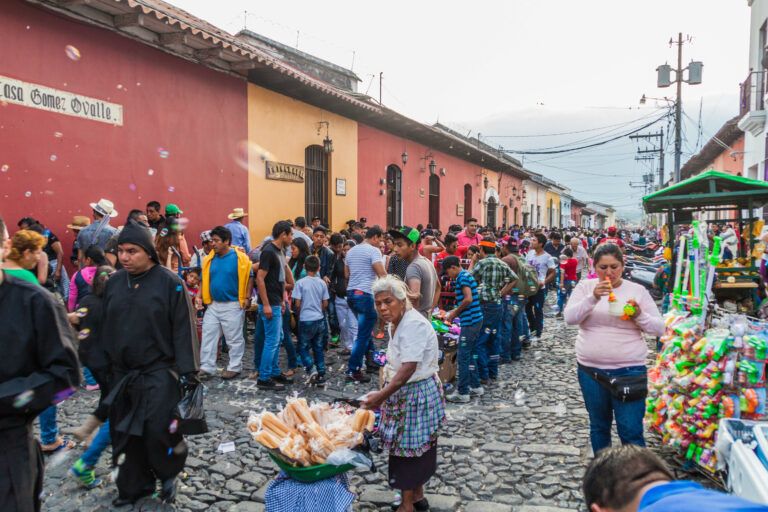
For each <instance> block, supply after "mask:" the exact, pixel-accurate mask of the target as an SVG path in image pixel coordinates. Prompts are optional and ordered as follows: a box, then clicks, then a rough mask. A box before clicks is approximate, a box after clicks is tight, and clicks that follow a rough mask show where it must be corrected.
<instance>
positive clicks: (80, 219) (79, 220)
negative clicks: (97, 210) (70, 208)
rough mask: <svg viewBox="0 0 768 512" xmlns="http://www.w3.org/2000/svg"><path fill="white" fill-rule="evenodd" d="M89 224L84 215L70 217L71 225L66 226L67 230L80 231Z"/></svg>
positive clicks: (89, 221)
mask: <svg viewBox="0 0 768 512" xmlns="http://www.w3.org/2000/svg"><path fill="white" fill-rule="evenodd" d="M90 224H91V219H89V218H88V217H86V216H85V215H75V216H74V217H72V224H67V228H68V229H72V230H74V231H80V230H81V229H83V228H84V227H86V226H89V225H90Z"/></svg>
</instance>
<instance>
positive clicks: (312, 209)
mask: <svg viewBox="0 0 768 512" xmlns="http://www.w3.org/2000/svg"><path fill="white" fill-rule="evenodd" d="M304 216H305V217H306V218H307V219H311V218H313V217H315V216H317V217H320V218H321V219H322V223H323V225H324V226H328V225H329V223H328V155H327V154H326V153H325V151H323V146H317V145H315V146H307V148H306V149H305V150H304Z"/></svg>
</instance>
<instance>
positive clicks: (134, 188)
mask: <svg viewBox="0 0 768 512" xmlns="http://www.w3.org/2000/svg"><path fill="white" fill-rule="evenodd" d="M128 188H129V189H130V190H131V191H132V192H136V184H135V183H129V184H128Z"/></svg>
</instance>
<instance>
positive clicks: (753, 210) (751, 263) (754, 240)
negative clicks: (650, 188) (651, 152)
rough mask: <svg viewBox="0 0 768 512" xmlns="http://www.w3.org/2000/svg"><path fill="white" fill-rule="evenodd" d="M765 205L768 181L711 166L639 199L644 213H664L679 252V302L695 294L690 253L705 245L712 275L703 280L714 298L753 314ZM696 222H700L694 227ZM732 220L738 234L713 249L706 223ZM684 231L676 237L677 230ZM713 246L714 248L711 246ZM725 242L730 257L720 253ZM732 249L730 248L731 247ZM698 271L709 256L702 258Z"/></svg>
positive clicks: (730, 308)
mask: <svg viewBox="0 0 768 512" xmlns="http://www.w3.org/2000/svg"><path fill="white" fill-rule="evenodd" d="M766 204H768V183H766V182H765V181H759V180H753V179H749V178H744V177H742V176H733V175H730V174H727V173H723V172H719V171H714V170H710V171H707V172H704V173H702V174H699V175H698V176H694V177H691V178H688V179H686V180H683V181H681V182H680V183H676V184H674V185H671V186H669V187H666V188H664V189H661V190H658V191H656V192H654V193H652V194H650V195H647V196H645V197H644V198H643V206H644V209H645V211H646V213H661V214H665V215H666V216H667V230H668V233H670V234H672V235H673V236H672V237H671V238H669V239H668V244H669V246H670V247H672V248H675V249H676V253H677V254H683V253H684V254H685V256H684V257H678V258H677V259H676V271H677V274H679V276H680V278H681V281H680V282H679V283H680V287H679V288H678V289H676V294H677V299H678V303H679V302H680V301H685V300H689V299H690V298H692V297H695V296H696V295H697V294H696V290H694V289H693V284H694V280H693V279H692V278H693V275H694V273H695V269H694V268H693V265H694V263H695V262H694V260H693V256H694V255H695V254H697V253H699V252H700V249H701V246H702V245H706V246H707V249H708V252H709V253H711V259H712V261H714V262H715V263H714V269H715V271H714V274H712V276H711V280H710V281H709V282H706V283H702V284H705V285H706V286H708V289H709V290H711V291H712V300H713V301H714V302H717V304H718V305H720V306H722V307H724V308H725V309H727V310H728V311H730V312H731V313H745V314H751V313H753V312H754V311H755V309H756V308H757V306H758V298H757V293H756V292H757V289H758V287H759V286H760V280H759V275H758V267H757V266H756V260H757V261H758V262H759V258H760V257H761V256H762V254H763V250H764V249H765V247H764V246H763V244H762V243H761V242H760V241H759V236H760V234H761V231H762V227H763V224H764V223H763V220H762V218H761V217H762V212H761V209H762V208H763V207H764V206H765V205H766ZM695 221H698V223H699V226H698V228H696V229H692V226H693V224H694V222H695ZM712 223H717V224H719V225H724V224H731V225H732V226H733V227H734V228H735V231H736V232H737V233H738V234H739V235H738V236H737V237H735V238H734V237H729V238H730V239H729V238H725V239H724V240H722V245H718V246H717V249H718V251H712V249H714V248H715V247H714V241H710V240H709V239H708V238H709V237H708V234H709V231H710V229H709V225H710V224H712ZM681 232H682V236H679V237H675V236H674V235H677V234H680V233H681ZM710 245H712V247H709V246H710ZM726 246H729V247H730V248H731V249H733V254H731V255H730V256H731V257H729V258H723V257H722V256H723V252H724V251H723V250H724V248H725V247H726ZM729 250H730V249H729ZM699 264H700V265H701V266H700V267H699V270H701V268H702V267H703V266H705V265H708V264H711V261H708V260H704V259H702V260H700V261H699Z"/></svg>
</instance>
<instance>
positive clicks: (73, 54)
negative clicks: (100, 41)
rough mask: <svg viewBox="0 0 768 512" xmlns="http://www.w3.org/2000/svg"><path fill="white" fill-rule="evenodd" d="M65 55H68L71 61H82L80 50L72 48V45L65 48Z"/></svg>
mask: <svg viewBox="0 0 768 512" xmlns="http://www.w3.org/2000/svg"><path fill="white" fill-rule="evenodd" d="M64 53H66V54H67V57H69V60H74V61H75V62H77V61H78V60H80V50H78V49H77V47H76V46H72V45H71V44H68V45H67V46H65V47H64Z"/></svg>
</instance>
